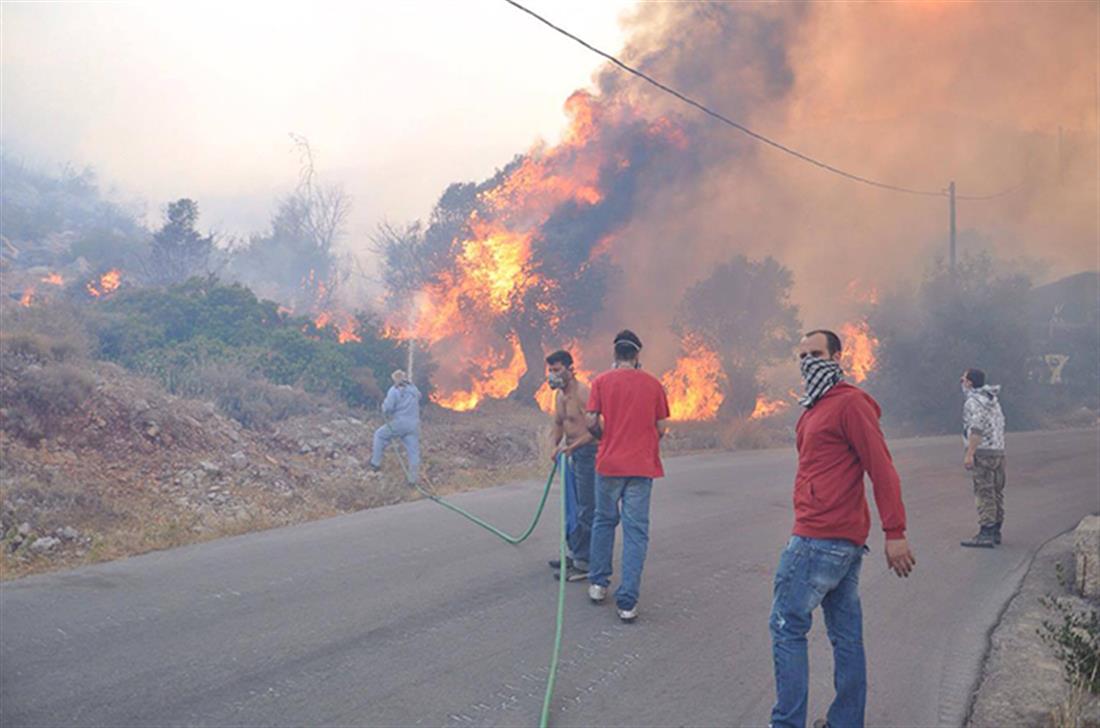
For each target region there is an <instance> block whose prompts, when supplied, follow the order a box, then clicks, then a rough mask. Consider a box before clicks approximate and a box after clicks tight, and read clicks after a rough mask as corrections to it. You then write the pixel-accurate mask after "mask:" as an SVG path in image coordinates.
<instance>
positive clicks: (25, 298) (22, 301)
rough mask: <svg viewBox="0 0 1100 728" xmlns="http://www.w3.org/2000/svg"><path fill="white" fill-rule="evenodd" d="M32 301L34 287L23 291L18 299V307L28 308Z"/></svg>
mask: <svg viewBox="0 0 1100 728" xmlns="http://www.w3.org/2000/svg"><path fill="white" fill-rule="evenodd" d="M33 300H34V287H33V286H32V287H31V288H28V289H26V290H25V291H23V295H22V296H21V297H20V298H19V305H20V306H30V305H31V302H32V301H33Z"/></svg>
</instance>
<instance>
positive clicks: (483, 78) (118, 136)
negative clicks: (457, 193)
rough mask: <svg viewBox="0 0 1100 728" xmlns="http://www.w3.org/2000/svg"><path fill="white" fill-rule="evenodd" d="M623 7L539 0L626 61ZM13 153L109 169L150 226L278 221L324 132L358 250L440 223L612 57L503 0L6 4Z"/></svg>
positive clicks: (556, 117) (45, 162) (322, 153)
mask: <svg viewBox="0 0 1100 728" xmlns="http://www.w3.org/2000/svg"><path fill="white" fill-rule="evenodd" d="M630 5H632V3H630V2H625V1H624V0H599V1H598V2H595V1H592V0H589V1H587V2H585V1H576V0H554V2H549V1H548V0H531V2H530V3H529V7H532V9H535V10H536V11H538V12H542V13H544V14H547V15H549V16H550V18H551V19H552V20H557V21H559V22H560V23H561V24H563V25H565V26H566V27H567V28H569V29H571V30H575V31H576V32H577V33H578V34H580V35H582V36H583V37H586V38H588V39H591V41H593V42H594V43H596V44H599V45H601V46H604V47H606V48H609V49H612V50H618V48H619V46H620V44H621V42H622V33H621V31H620V28H619V24H618V17H619V15H620V14H621V13H622V12H623V11H624V10H626V9H628V8H629V6H630ZM0 12H2V20H3V24H2V34H3V38H2V40H3V57H2V62H3V71H2V74H3V77H2V107H3V112H2V116H3V119H2V121H3V144H4V148H5V151H6V152H7V153H8V154H10V155H12V156H14V157H16V158H19V159H23V160H24V161H26V162H27V163H29V164H31V165H33V166H37V167H43V168H45V169H46V170H56V169H57V168H58V166H59V165H61V164H63V163H66V162H68V163H72V164H73V165H75V166H76V167H78V168H79V167H83V166H85V165H90V166H92V167H93V168H94V169H95V170H96V171H97V172H98V173H99V175H100V178H101V180H102V182H103V183H104V186H107V187H111V188H113V189H114V191H115V196H116V197H118V198H121V199H124V200H142V201H144V202H145V203H146V204H147V210H148V213H147V214H149V215H150V216H151V217H154V218H155V217H156V216H157V215H159V211H160V209H161V208H162V207H163V206H164V204H165V203H166V202H167V201H169V200H171V199H175V198H178V197H184V196H187V197H193V198H195V199H197V200H198V202H199V206H200V209H201V210H202V213H203V215H202V220H201V225H202V226H203V227H215V228H218V229H221V230H223V231H228V232H235V233H244V232H247V231H250V230H259V229H262V228H263V227H265V226H266V223H267V221H268V219H269V217H270V213H271V209H272V206H273V201H274V199H275V198H276V197H277V196H278V195H280V194H282V193H284V192H286V191H288V190H289V189H291V188H292V187H293V185H294V182H295V179H296V171H297V167H298V157H297V155H296V153H295V152H294V150H293V148H292V146H291V143H290V140H289V137H288V133H289V132H295V133H298V134H301V135H304V136H306V137H307V138H308V139H309V140H310V142H311V144H312V146H313V149H314V152H315V155H316V159H317V167H318V169H317V171H318V173H319V174H320V176H321V177H322V179H324V180H329V181H340V182H343V183H344V184H345V185H346V187H347V189H348V190H349V192H350V193H351V194H352V196H353V198H354V210H353V218H352V225H351V240H350V241H349V242H350V243H351V244H352V247H355V248H360V246H361V244H362V243H363V242H365V238H366V236H367V235H368V234H369V233H370V232H371V231H372V230H373V229H374V226H375V225H376V224H377V223H378V222H379V221H381V220H383V219H388V220H390V221H392V222H395V223H400V222H405V221H408V220H411V219H414V218H418V217H424V216H425V215H426V214H427V212H428V211H429V210H430V208H431V205H432V203H433V202H434V201H435V199H436V198H437V197H438V195H439V194H440V193H441V192H442V191H443V189H444V187H445V186H446V185H447V184H449V183H450V182H454V181H463V180H480V179H482V178H484V177H487V176H489V175H490V174H491V173H492V172H493V170H494V169H495V168H496V167H498V166H500V165H503V164H504V163H506V162H507V161H508V160H509V159H510V158H511V156H512V155H513V154H515V153H517V152H521V151H524V150H526V149H527V148H528V147H529V146H530V145H531V143H532V142H534V141H535V140H536V139H538V138H544V139H547V140H549V141H553V140H555V139H556V138H557V135H558V133H559V132H560V131H561V129H562V127H563V122H564V118H565V117H564V115H563V113H562V103H563V102H564V101H565V99H566V97H567V96H568V95H569V94H570V93H571V92H572V91H573V90H575V89H576V88H579V87H584V86H587V85H588V83H589V80H590V75H591V73H592V71H593V70H594V69H595V68H596V67H597V66H598V60H599V59H598V58H597V57H595V56H594V55H592V54H590V53H588V52H586V51H584V50H583V49H581V48H579V47H578V46H576V45H574V44H573V43H571V42H570V41H567V40H566V39H564V38H562V37H561V36H559V35H557V34H555V33H553V32H551V31H549V30H548V29H547V28H545V27H543V26H541V25H540V24H538V23H537V22H536V21H534V20H533V19H532V18H530V17H528V16H526V15H524V14H522V13H520V12H519V11H517V10H515V9H514V8H512V7H511V6H509V5H507V4H506V3H504V2H502V0H461V1H457V2H444V1H443V0H437V1H430V0H421V1H419V2H366V3H335V2H333V3H304V2H296V3H272V2H264V3H245V2H233V3H209V4H203V3H194V2H170V3H169V2H163V3H90V4H76V3H27V4H11V3H4V4H3V5H2V6H0Z"/></svg>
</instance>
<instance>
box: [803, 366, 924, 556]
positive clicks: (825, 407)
mask: <svg viewBox="0 0 1100 728" xmlns="http://www.w3.org/2000/svg"><path fill="white" fill-rule="evenodd" d="M881 414H882V410H881V409H879V406H878V403H877V402H875V400H874V399H872V398H871V395H869V394H867V393H866V392H864V391H863V390H862V389H860V388H858V387H853V386H852V385H851V384H848V383H846V382H840V383H839V384H837V385H836V386H835V387H833V388H832V389H830V390H829V391H828V392H826V393H825V395H824V396H823V397H822V398H821V399H819V400H818V401H817V403H816V404H815V405H814V406H813V407H811V408H810V409H808V410H806V411H805V412H803V413H802V416H801V417H800V418H799V419H798V426H797V427H796V430H795V431H796V432H797V435H798V438H797V446H798V474H797V475H795V479H794V534H795V535H796V536H806V537H807V538H843V539H845V540H848V541H851V542H853V543H855V544H858V545H860V546H862V545H863V544H864V543H865V542H866V541H867V534H868V533H869V532H870V530H871V512H870V510H869V509H868V508H867V498H866V496H865V495H864V492H863V490H864V489H863V474H864V473H867V475H869V476H871V483H872V484H873V486H874V492H875V505H876V506H877V507H878V514H879V519H880V520H881V521H882V530H883V531H885V532H886V538H888V539H895V538H901V537H903V536H904V535H905V506H904V505H903V504H902V502H901V480H900V479H899V478H898V471H897V470H895V469H894V461H893V460H892V459H891V457H890V451H889V450H887V449H886V439H885V438H884V437H883V436H882V430H881V429H879V424H878V420H879V416H880V415H881Z"/></svg>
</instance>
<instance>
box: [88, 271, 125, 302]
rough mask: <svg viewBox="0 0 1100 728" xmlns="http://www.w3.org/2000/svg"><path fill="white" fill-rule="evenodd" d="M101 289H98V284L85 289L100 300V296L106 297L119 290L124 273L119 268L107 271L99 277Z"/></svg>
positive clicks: (89, 285)
mask: <svg viewBox="0 0 1100 728" xmlns="http://www.w3.org/2000/svg"><path fill="white" fill-rule="evenodd" d="M98 283H99V287H98V288H97V287H96V282H95V281H93V282H91V283H89V284H88V285H87V286H85V288H86V289H87V291H88V293H90V294H91V295H93V296H95V297H96V298H99V297H100V296H106V295H107V294H109V293H114V292H115V291H117V290H118V287H119V286H120V285H122V271H120V270H119V269H118V268H114V269H112V270H109V271H107V272H106V273H104V274H103V275H101V276H100V277H99V281H98Z"/></svg>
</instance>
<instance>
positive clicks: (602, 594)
mask: <svg viewBox="0 0 1100 728" xmlns="http://www.w3.org/2000/svg"><path fill="white" fill-rule="evenodd" d="M588 598H589V599H591V600H592V601H594V602H602V601H603V600H604V599H606V598H607V587H606V586H600V585H599V584H589V585H588Z"/></svg>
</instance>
